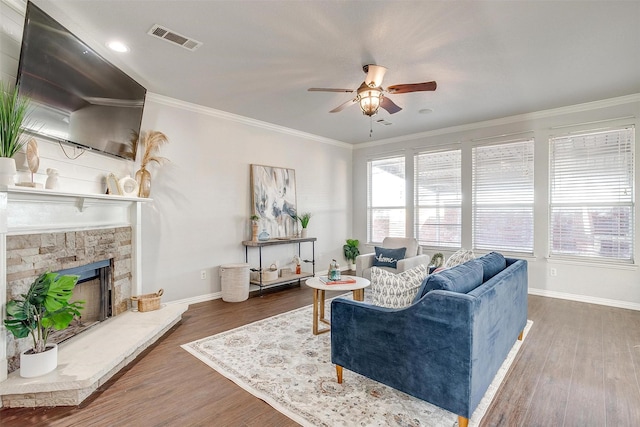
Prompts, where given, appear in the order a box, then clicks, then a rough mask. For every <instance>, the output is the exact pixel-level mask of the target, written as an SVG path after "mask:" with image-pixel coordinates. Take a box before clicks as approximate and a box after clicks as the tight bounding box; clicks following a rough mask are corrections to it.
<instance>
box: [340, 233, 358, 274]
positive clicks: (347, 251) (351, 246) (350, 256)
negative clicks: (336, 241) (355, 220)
mask: <svg viewBox="0 0 640 427" xmlns="http://www.w3.org/2000/svg"><path fill="white" fill-rule="evenodd" d="M359 244H360V241H359V240H358V239H347V244H346V245H344V246H343V247H342V249H343V251H344V257H345V258H346V259H347V261H349V269H350V270H355V269H356V268H355V264H356V257H357V256H358V255H360V249H358V245H359Z"/></svg>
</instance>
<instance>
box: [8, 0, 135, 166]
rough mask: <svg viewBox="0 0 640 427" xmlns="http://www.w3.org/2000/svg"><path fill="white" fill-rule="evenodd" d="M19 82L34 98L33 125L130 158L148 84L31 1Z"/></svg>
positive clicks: (62, 138) (24, 92) (39, 131)
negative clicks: (145, 84)
mask: <svg viewBox="0 0 640 427" xmlns="http://www.w3.org/2000/svg"><path fill="white" fill-rule="evenodd" d="M17 84H18V90H19V93H20V94H21V95H25V96H28V97H30V98H31V100H32V106H33V111H32V114H31V117H30V118H31V120H30V122H31V124H30V125H29V130H30V131H32V132H34V133H37V134H40V135H44V136H48V137H51V138H54V139H56V140H58V141H63V142H66V143H70V144H74V145H79V146H81V147H84V148H89V149H93V150H97V151H99V152H101V153H106V154H109V155H113V156H117V157H122V158H128V156H127V152H130V148H129V147H130V141H131V138H132V134H133V133H134V132H135V133H137V132H140V122H141V121H142V111H143V107H144V100H145V96H146V93H147V90H146V89H145V88H144V87H143V86H141V85H140V84H138V83H137V82H136V81H135V80H134V79H132V78H131V77H129V76H128V75H126V74H125V73H124V72H122V71H121V70H120V69H118V68H117V67H115V66H114V65H113V64H111V63H110V62H108V61H107V60H106V59H104V58H103V57H102V56H100V55H99V54H98V53H96V52H95V51H94V50H93V49H91V48H90V47H89V46H88V45H86V44H85V43H83V42H82V41H81V40H80V39H78V38H77V37H76V36H74V35H73V34H72V33H71V32H69V31H68V30H67V29H66V28H65V27H63V26H62V25H60V24H59V23H58V22H56V21H55V20H54V19H53V18H51V17H50V16H49V15H47V14H46V13H45V12H43V11H42V10H41V9H39V8H38V7H37V6H35V5H34V4H32V3H31V2H29V3H28V4H27V10H26V15H25V25H24V32H23V36H22V50H21V52H20V63H19V66H18V81H17Z"/></svg>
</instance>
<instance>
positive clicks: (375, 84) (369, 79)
mask: <svg viewBox="0 0 640 427" xmlns="http://www.w3.org/2000/svg"><path fill="white" fill-rule="evenodd" d="M362 70H363V71H364V72H365V73H366V74H367V76H366V77H365V79H364V82H362V84H361V85H360V87H359V88H358V89H331V88H319V87H312V88H309V89H308V90H309V91H310V92H347V93H352V92H356V97H355V98H353V99H350V100H349V101H347V102H345V103H343V104H340V105H339V106H337V107H336V108H334V109H333V110H331V111H329V112H330V113H337V112H339V111H342V110H344V109H345V108H347V107H349V106H350V105H353V104H360V108H361V109H362V112H363V113H364V114H365V115H367V116H369V117H371V116H373V115H374V114H376V113H377V112H378V109H379V108H380V107H382V108H384V109H385V110H387V112H388V113H389V114H395V113H397V112H398V111H400V110H402V108H400V107H398V106H397V105H396V104H395V103H394V102H393V101H392V100H391V99H389V98H388V97H386V96H385V95H384V94H383V92H387V93H391V94H396V93H408V92H421V91H434V90H436V87H437V86H438V85H437V84H436V82H424V83H408V84H398V85H392V86H388V87H387V88H386V89H385V88H383V87H382V78H383V77H384V74H385V73H386V72H387V69H386V68H385V67H383V66H381V65H375V64H368V65H365V66H363V67H362Z"/></svg>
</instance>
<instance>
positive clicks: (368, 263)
mask: <svg viewBox="0 0 640 427" xmlns="http://www.w3.org/2000/svg"><path fill="white" fill-rule="evenodd" d="M375 257H376V254H375V253H371V254H364V255H358V256H357V257H356V276H358V277H364V276H363V275H362V272H363V271H364V270H366V269H367V268H371V267H373V260H374V259H375Z"/></svg>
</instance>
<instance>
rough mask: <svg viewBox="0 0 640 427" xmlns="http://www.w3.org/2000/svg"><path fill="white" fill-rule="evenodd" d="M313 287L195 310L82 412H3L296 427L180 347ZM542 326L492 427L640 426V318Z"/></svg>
mask: <svg viewBox="0 0 640 427" xmlns="http://www.w3.org/2000/svg"><path fill="white" fill-rule="evenodd" d="M311 302H312V292H311V289H309V288H307V287H306V286H302V287H293V288H289V289H287V290H284V291H281V292H278V293H267V294H265V295H264V296H262V297H259V298H250V299H249V300H248V301H245V302H242V303H225V302H223V301H222V300H215V301H208V302H204V303H200V304H194V305H193V306H191V307H190V309H189V310H188V311H187V312H186V313H185V315H184V318H183V321H182V322H181V323H180V324H179V325H177V326H176V327H175V328H174V329H173V330H172V332H171V333H169V334H168V335H166V336H165V337H164V339H162V340H161V341H160V342H159V343H157V344H156V345H155V346H153V347H152V348H151V349H149V350H148V351H147V352H145V353H144V354H143V355H142V356H141V357H140V358H138V359H137V360H136V362H134V364H132V365H130V366H129V367H128V368H127V369H126V370H125V371H123V372H121V373H120V374H119V375H118V376H117V377H116V378H114V379H112V380H111V381H110V382H109V383H108V384H106V385H105V386H104V387H102V388H101V389H100V390H99V391H98V392H96V393H95V394H94V395H93V396H92V397H91V398H90V399H89V401H87V402H85V403H84V404H83V405H82V406H81V407H61V408H38V409H2V410H0V425H2V426H4V427H13V426H21V427H24V426H72V425H73V426H132V425H135V426H178V425H179V426H256V427H257V426H260V427H263V426H295V425H297V424H296V423H294V422H293V421H291V420H290V419H289V418H287V417H285V416H284V415H282V414H280V413H279V412H278V411H276V410H274V409H272V408H271V407H270V406H269V405H267V404H266V403H264V402H263V401H261V400H259V399H257V398H255V397H253V396H252V395H251V394H249V393H248V392H246V391H244V390H242V389H241V388H240V387H238V386H236V385H235V384H233V383H232V382H231V381H229V380H227V379H226V378H224V377H222V376H221V375H219V374H218V373H217V372H215V371H214V370H213V369H211V368H209V367H208V366H206V365H205V364H204V363H202V362H200V361H199V360H197V359H196V358H195V357H193V356H191V355H190V354H188V353H187V352H186V351H184V350H182V349H181V348H180V344H184V343H186V342H190V341H193V340H195V339H198V338H203V337H206V336H209V335H212V334H215V333H218V332H222V331H225V330H228V329H231V328H235V327H237V326H240V325H243V324H246V323H250V322H253V321H256V320H259V319H262V318H265V317H269V316H272V315H275V314H278V313H281V312H285V311H288V310H292V309H294V308H297V307H301V306H304V305H308V304H311ZM529 319H531V320H533V321H534V325H533V328H532V329H531V331H530V333H529V335H528V337H527V338H526V340H525V341H524V344H523V346H522V348H521V351H520V353H519V354H518V356H517V358H516V360H515V362H514V364H513V366H512V368H511V370H510V372H509V374H508V375H507V378H506V379H505V382H504V383H503V385H502V387H501V388H500V390H499V391H498V393H497V395H496V397H495V399H494V401H493V403H492V405H491V407H490V409H489V412H488V413H487V415H486V416H485V418H484V420H483V423H482V426H636V425H640V386H639V378H640V312H639V311H631V310H622V309H615V308H610V307H603V306H597V305H591V304H584V303H578V302H572V301H564V300H558V299H551V298H543V297H537V296H530V297H529Z"/></svg>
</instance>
